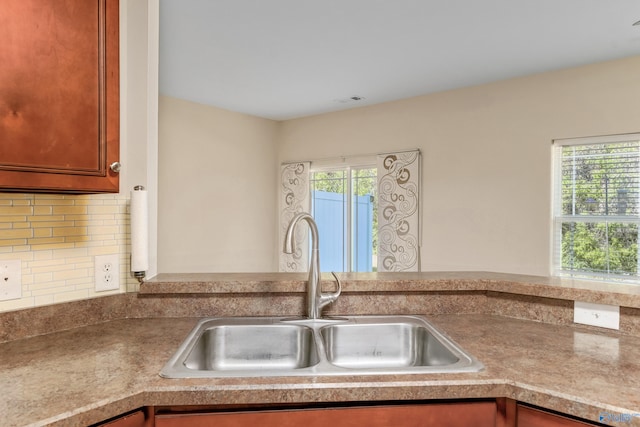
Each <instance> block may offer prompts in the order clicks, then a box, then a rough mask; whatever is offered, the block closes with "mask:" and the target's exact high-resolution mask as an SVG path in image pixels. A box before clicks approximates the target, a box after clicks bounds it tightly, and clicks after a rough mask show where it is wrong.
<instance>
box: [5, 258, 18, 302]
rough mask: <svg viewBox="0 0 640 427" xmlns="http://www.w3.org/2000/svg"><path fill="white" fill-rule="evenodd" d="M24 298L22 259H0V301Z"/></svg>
mask: <svg viewBox="0 0 640 427" xmlns="http://www.w3.org/2000/svg"><path fill="white" fill-rule="evenodd" d="M18 298H22V261H20V260H19V259H18V260H5V261H0V301H5V300H8V299H18Z"/></svg>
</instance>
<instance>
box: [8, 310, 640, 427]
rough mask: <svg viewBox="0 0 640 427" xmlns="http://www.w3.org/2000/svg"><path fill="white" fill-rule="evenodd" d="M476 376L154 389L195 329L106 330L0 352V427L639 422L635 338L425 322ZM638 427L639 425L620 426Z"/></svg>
mask: <svg viewBox="0 0 640 427" xmlns="http://www.w3.org/2000/svg"><path fill="white" fill-rule="evenodd" d="M427 317H428V318H429V319H430V320H431V321H432V323H433V324H435V325H436V326H437V327H438V328H439V329H441V330H443V331H444V332H445V333H446V334H447V335H449V336H450V337H451V338H453V340H455V341H456V342H457V343H458V344H459V345H460V346H461V347H463V348H464V349H465V350H467V351H468V352H470V353H471V354H473V355H474V356H475V357H476V358H478V359H479V360H480V361H481V362H483V363H484V365H485V367H486V369H485V370H484V371H482V372H479V373H466V374H454V375H452V374H437V375H434V374H421V375H405V376H360V377H358V376H353V377H308V378H305V377H287V378H280V377H273V378H243V379H206V380H204V379H197V380H196V379H187V380H175V379H164V378H161V377H159V376H158V372H159V371H160V369H161V368H162V366H163V365H164V363H165V362H166V361H167V360H168V359H169V357H170V356H171V355H172V354H173V352H174V351H175V350H176V349H177V347H178V346H179V344H180V343H181V342H182V340H183V339H184V338H185V337H186V335H187V334H188V332H189V331H190V330H191V329H192V327H193V326H194V325H195V324H196V323H197V320H198V319H196V318H178V319H172V318H155V319H154V318H143V319H122V320H113V321H108V322H105V323H100V324H96V325H90V326H84V327H80V328H76V329H71V330H67V331H61V332H54V333H49V334H46V335H41V336H36V337H31V338H26V339H20V340H15V341H10V342H6V343H3V344H0V396H1V397H0V414H1V415H0V417H1V421H0V424H1V425H2V426H20V425H63V426H67V425H68V426H78V425H86V424H91V423H95V422H98V421H100V420H103V419H107V418H110V417H112V416H115V415H118V414H120V413H123V412H126V411H129V410H132V409H135V408H138V407H141V406H145V405H201V404H221V403H229V404H230V403H274V402H281V403H287V402H332V401H376V400H405V399H406V400H412V399H445V398H476V397H489V398H491V397H509V398H513V399H517V400H520V401H524V402H528V403H531V404H534V405H539V406H541V407H545V408H548V409H552V410H556V411H560V412H563V413H568V414H572V415H575V416H578V417H582V418H586V419H590V420H596V421H597V420H598V417H599V415H600V413H603V412H608V413H612V414H637V413H640V365H639V362H638V360H639V357H638V356H639V355H640V337H636V336H631V335H624V334H620V333H616V332H601V331H594V330H592V329H586V328H580V327H574V326H566V325H552V324H544V323H539V322H532V321H528V320H518V319H513V318H507V317H502V316H494V315H488V314H465V315H459V314H443V315H432V316H427ZM620 425H640V417H634V418H632V421H631V423H624V424H620Z"/></svg>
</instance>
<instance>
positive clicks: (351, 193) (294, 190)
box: [278, 150, 421, 272]
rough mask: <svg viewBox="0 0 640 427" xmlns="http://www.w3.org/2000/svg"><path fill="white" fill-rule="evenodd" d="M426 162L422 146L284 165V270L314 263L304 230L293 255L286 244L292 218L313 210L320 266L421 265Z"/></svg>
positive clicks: (303, 268) (353, 268)
mask: <svg viewBox="0 0 640 427" xmlns="http://www.w3.org/2000/svg"><path fill="white" fill-rule="evenodd" d="M420 165H421V158H420V151H418V150H406V151H398V152H393V153H379V154H372V155H362V156H351V157H339V158H333V159H322V160H314V161H312V162H311V161H305V162H292V163H283V164H282V165H281V167H280V191H279V197H278V198H279V210H280V214H279V222H280V226H279V229H280V230H279V239H278V244H279V245H280V246H279V247H278V252H279V256H278V264H279V265H278V268H279V270H280V271H288V272H302V271H306V270H307V269H308V267H309V252H310V250H309V249H310V248H309V245H310V244H311V242H310V240H309V239H308V233H305V229H304V228H298V229H297V231H296V233H295V236H294V238H295V247H296V251H295V253H292V254H291V253H285V252H284V251H283V250H282V247H281V245H282V242H283V241H284V236H285V234H286V232H287V229H288V227H289V224H290V223H291V220H292V219H293V218H294V217H295V216H296V215H297V214H299V213H301V212H309V213H310V214H311V215H312V216H313V217H314V219H315V222H316V223H317V225H318V234H319V241H320V242H319V243H320V244H319V247H320V270H321V271H323V272H328V271H347V272H348V271H355V272H366V271H378V272H382V271H394V272H399V271H420V242H421V237H420V197H419V195H420V181H421V178H420V177H421V174H420Z"/></svg>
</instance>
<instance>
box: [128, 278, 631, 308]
mask: <svg viewBox="0 0 640 427" xmlns="http://www.w3.org/2000/svg"><path fill="white" fill-rule="evenodd" d="M339 277H340V279H341V281H342V285H343V291H344V292H349V293H366V292H395V293H397V292H433V291H491V292H506V293H510V294H519V295H529V296H536V297H544V298H557V299H564V300H580V301H586V302H593V303H599V304H611V305H619V306H625V307H634V308H640V286H638V285H634V284H629V283H624V282H615V283H613V282H600V281H588V280H578V279H571V278H560V277H547V276H526V275H521V274H508V273H494V272H483V271H460V272H421V273H339ZM306 279H307V274H306V273H164V274H160V275H158V276H156V277H154V278H152V279H151V280H147V281H145V282H144V283H143V284H142V285H141V287H140V294H142V295H181V294H224V293H245V292H251V293H255V292H263V293H286V292H304V290H305V281H306ZM322 280H323V281H324V282H326V283H327V284H328V285H329V286H332V285H331V284H330V282H333V279H332V278H331V275H330V274H328V273H323V274H322Z"/></svg>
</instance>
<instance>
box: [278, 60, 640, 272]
mask: <svg viewBox="0 0 640 427" xmlns="http://www.w3.org/2000/svg"><path fill="white" fill-rule="evenodd" d="M639 75H640V57H634V58H629V59H624V60H619V61H613V62H607V63H601V64H594V65H589V66H584V67H579V68H574V69H568V70H563V71H557V72H550V73H545V74H539V75H534V76H530V77H525V78H518V79H513V80H508V81H502V82H497V83H492V84H486V85H482V86H476V87H470V88H464V89H460V90H454V91H449V92H443V93H437V94H432V95H426V96H421V97H416V98H411V99H407V100H402V101H397V102H391V103H385V104H380V105H377V106H372V107H365V108H358V109H353V110H348V111H343V112H337V113H331V114H325V115H320V116H314V117H308V118H302V119H298V120H290V121H286V122H283V123H282V127H281V133H280V136H279V148H278V161H279V162H280V161H287V160H305V159H308V160H313V159H320V158H325V157H333V156H342V155H353V154H365V153H375V152H380V151H383V152H384V151H390V150H394V149H406V148H419V149H420V150H421V151H422V154H423V182H422V184H423V193H422V194H423V197H424V203H423V206H424V210H423V230H424V232H423V239H422V240H423V241H422V244H423V246H422V267H423V270H426V271H428V270H490V271H497V272H513V273H523V274H538V275H547V274H549V272H550V267H549V266H550V231H549V229H550V200H551V195H550V194H551V193H550V187H551V166H550V165H551V141H552V139H554V138H566V137H579V136H589V135H601V134H615V133H627V132H638V131H640V115H639V112H640V83H639V82H640V80H638V76H639ZM363 95H365V96H366V94H363Z"/></svg>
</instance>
